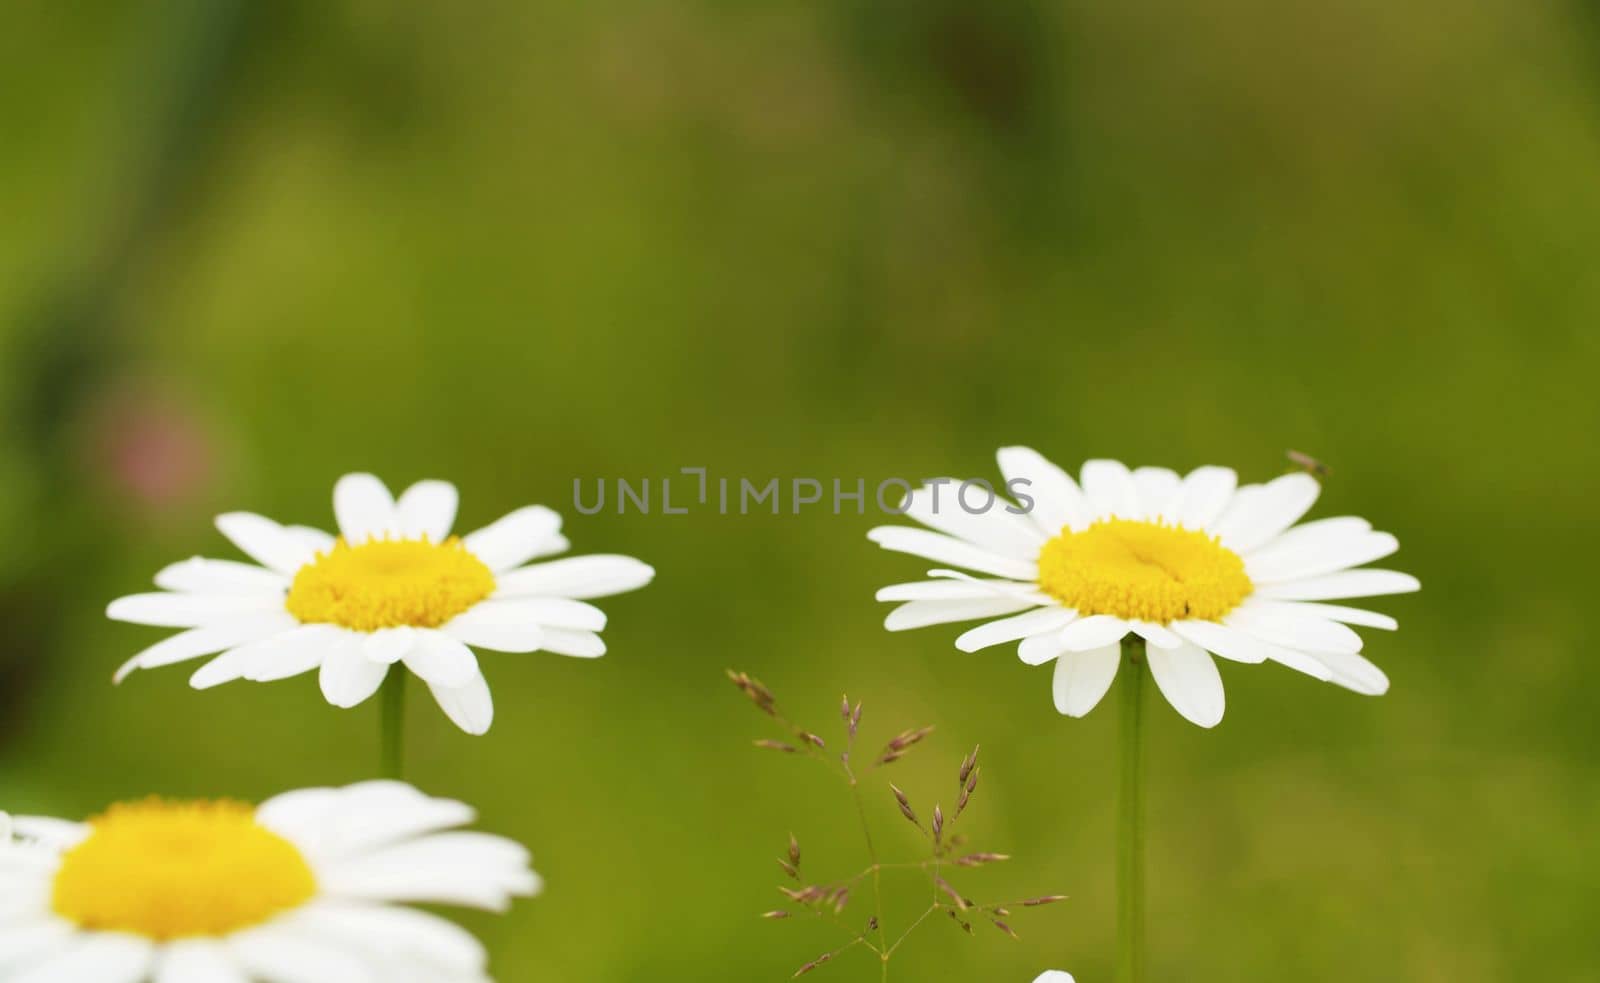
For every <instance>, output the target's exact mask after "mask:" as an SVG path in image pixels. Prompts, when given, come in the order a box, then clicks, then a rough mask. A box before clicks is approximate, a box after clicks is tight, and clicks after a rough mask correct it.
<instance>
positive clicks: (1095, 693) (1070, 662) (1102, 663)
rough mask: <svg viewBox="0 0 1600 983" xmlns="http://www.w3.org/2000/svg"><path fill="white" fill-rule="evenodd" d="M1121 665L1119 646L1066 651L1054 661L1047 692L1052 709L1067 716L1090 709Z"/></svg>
mask: <svg viewBox="0 0 1600 983" xmlns="http://www.w3.org/2000/svg"><path fill="white" fill-rule="evenodd" d="M1121 664H1122V646H1121V645H1118V644H1112V645H1103V646H1101V647H1100V648H1095V649H1087V650H1085V651H1082V652H1067V653H1065V654H1063V655H1062V656H1061V658H1060V659H1058V660H1057V661H1056V672H1055V679H1054V680H1053V681H1052V684H1051V691H1052V693H1053V694H1054V697H1055V703H1056V710H1057V711H1059V712H1061V713H1064V714H1066V715H1067V716H1069V717H1081V716H1083V715H1084V714H1086V713H1088V712H1089V711H1090V710H1093V709H1094V708H1095V706H1096V704H1098V703H1099V702H1100V701H1101V700H1102V699H1104V698H1105V695H1106V691H1107V690H1109V689H1111V681H1112V680H1113V679H1116V678H1117V667H1118V666H1120V665H1121Z"/></svg>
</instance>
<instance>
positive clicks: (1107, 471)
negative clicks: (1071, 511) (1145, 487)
mask: <svg viewBox="0 0 1600 983" xmlns="http://www.w3.org/2000/svg"><path fill="white" fill-rule="evenodd" d="M1083 493H1084V494H1085V495H1087V496H1088V497H1089V502H1090V504H1091V505H1092V506H1093V507H1094V511H1095V517H1096V518H1101V519H1104V518H1109V517H1111V516H1118V517H1121V518H1128V519H1133V518H1138V511H1139V496H1138V493H1137V492H1136V491H1135V490H1134V487H1133V476H1132V475H1131V474H1129V473H1128V468H1127V466H1126V465H1124V464H1123V463H1122V462H1121V461H1110V460H1104V459H1098V460H1093V461H1085V462H1084V465H1083Z"/></svg>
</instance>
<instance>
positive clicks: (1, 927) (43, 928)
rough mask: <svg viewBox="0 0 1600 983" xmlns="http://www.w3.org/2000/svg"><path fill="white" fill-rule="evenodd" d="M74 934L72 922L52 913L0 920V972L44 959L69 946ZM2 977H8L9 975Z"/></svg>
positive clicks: (76, 931) (48, 958)
mask: <svg viewBox="0 0 1600 983" xmlns="http://www.w3.org/2000/svg"><path fill="white" fill-rule="evenodd" d="M45 893H48V891H47V892H45ZM7 900H10V899H9V898H8V899H7ZM44 907H48V904H46V905H44ZM77 934H78V927H77V926H76V925H74V924H72V923H71V922H68V921H67V920H66V919H64V918H60V917H58V916H56V915H53V914H45V913H43V912H35V913H30V914H28V915H26V916H22V917H13V918H8V919H7V920H6V921H5V922H4V923H3V924H0V974H8V973H10V972H11V971H13V970H16V969H18V968H19V967H23V966H28V965H38V964H39V963H40V962H48V961H49V960H50V959H51V958H53V957H54V956H55V955H57V954H59V953H62V952H65V951H66V950H68V949H69V948H71V947H72V945H73V943H74V941H75V939H76V937H77ZM4 978H5V979H8V980H9V979H11V977H10V976H9V975H5V977H4Z"/></svg>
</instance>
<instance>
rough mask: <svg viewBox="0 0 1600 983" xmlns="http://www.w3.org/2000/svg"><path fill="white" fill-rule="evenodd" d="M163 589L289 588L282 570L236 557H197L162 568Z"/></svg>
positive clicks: (245, 590)
mask: <svg viewBox="0 0 1600 983" xmlns="http://www.w3.org/2000/svg"><path fill="white" fill-rule="evenodd" d="M156 586H157V587H160V588H161V589H162V590H171V591H180V592H185V593H192V594H276V595H278V596H282V595H283V593H284V592H285V591H287V590H288V589H289V578H288V577H285V576H284V575H283V574H281V573H276V572H274V571H272V570H268V569H266V568H265V567H258V566H255V565H254V564H250V563H240V562H238V561H237V560H208V559H206V558H204V557H200V556H195V557H190V558H189V559H187V560H179V561H178V562H177V563H174V564H171V565H169V566H166V567H163V568H162V570H161V572H159V573H157V574H156Z"/></svg>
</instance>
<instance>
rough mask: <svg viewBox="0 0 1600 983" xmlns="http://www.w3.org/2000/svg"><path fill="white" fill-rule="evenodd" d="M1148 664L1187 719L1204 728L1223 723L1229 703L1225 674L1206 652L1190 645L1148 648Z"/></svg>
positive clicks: (1156, 679)
mask: <svg viewBox="0 0 1600 983" xmlns="http://www.w3.org/2000/svg"><path fill="white" fill-rule="evenodd" d="M1145 661H1147V662H1148V663H1149V664H1150V675H1151V676H1153V677H1155V681H1156V686H1158V687H1160V689H1161V693H1162V695H1163V696H1165V697H1166V698H1167V702H1168V703H1170V704H1172V708H1173V709H1174V710H1176V711H1178V713H1179V714H1180V715H1181V716H1182V717H1183V718H1184V719H1185V720H1187V721H1189V722H1190V723H1192V724H1199V725H1200V726H1201V727H1215V726H1216V725H1217V724H1219V723H1221V722H1222V712H1223V709H1224V708H1225V706H1226V703H1227V700H1226V698H1225V697H1224V694H1223V690H1222V674H1221V673H1219V672H1217V664H1216V663H1215V662H1213V661H1212V659H1211V656H1210V655H1208V654H1207V653H1206V651H1205V650H1204V649H1202V648H1200V647H1199V646H1197V645H1188V644H1185V645H1182V646H1179V647H1178V648H1175V649H1160V648H1147V649H1146V650H1145Z"/></svg>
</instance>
